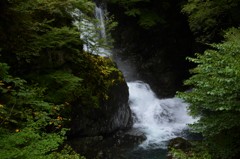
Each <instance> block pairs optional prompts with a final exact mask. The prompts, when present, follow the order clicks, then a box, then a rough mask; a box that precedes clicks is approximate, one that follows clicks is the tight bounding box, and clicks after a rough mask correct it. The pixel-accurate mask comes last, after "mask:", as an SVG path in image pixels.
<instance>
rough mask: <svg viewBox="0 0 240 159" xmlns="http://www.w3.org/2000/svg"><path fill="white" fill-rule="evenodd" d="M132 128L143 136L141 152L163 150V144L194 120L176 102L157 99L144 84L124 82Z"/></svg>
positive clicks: (181, 103)
mask: <svg viewBox="0 0 240 159" xmlns="http://www.w3.org/2000/svg"><path fill="white" fill-rule="evenodd" d="M128 87H129V94H130V97H129V101H130V107H131V110H132V112H133V116H134V125H133V127H134V128H136V129H138V130H139V131H141V132H143V133H145V135H146V137H147V140H146V141H145V142H144V143H142V144H141V146H142V147H143V148H166V144H167V141H169V140H170V139H172V138H175V137H178V136H181V132H182V131H183V130H184V129H186V128H187V124H189V123H193V122H194V121H195V120H194V119H193V118H191V117H190V116H189V115H188V114H187V106H188V104H187V103H185V102H184V101H183V100H181V99H179V98H169V99H158V98H157V97H156V96H155V94H154V92H153V91H152V90H151V88H150V87H149V85H148V84H146V83H144V82H142V81H134V82H128Z"/></svg>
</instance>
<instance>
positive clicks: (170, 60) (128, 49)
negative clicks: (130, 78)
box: [108, 0, 196, 97]
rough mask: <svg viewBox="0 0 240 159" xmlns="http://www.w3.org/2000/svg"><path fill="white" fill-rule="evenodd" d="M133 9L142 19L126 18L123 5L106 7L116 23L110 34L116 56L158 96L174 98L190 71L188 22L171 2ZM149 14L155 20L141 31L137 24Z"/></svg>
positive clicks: (109, 4) (192, 39) (154, 0)
mask: <svg viewBox="0 0 240 159" xmlns="http://www.w3.org/2000/svg"><path fill="white" fill-rule="evenodd" d="M134 7H136V8H137V9H139V10H140V11H141V12H142V13H141V14H142V15H141V14H140V15H136V16H129V15H126V14H125V13H126V8H124V6H123V5H121V4H117V3H111V1H110V2H109V3H108V11H109V12H110V13H111V14H112V15H114V17H115V19H116V21H118V23H119V25H118V26H117V28H116V29H115V30H114V31H113V32H112V35H113V38H114V40H115V45H114V47H115V52H117V54H118V55H120V56H121V57H122V58H123V59H124V58H125V57H127V58H128V59H132V62H133V63H135V65H136V68H137V71H138V74H139V76H140V78H141V79H143V80H144V81H145V82H147V83H149V84H150V86H151V88H152V89H153V90H154V92H156V94H157V95H158V96H160V97H170V96H173V95H174V94H175V92H176V90H179V89H181V88H182V81H183V79H186V78H187V77H188V75H189V74H188V70H189V68H190V67H192V66H191V64H189V63H188V62H187V61H186V57H187V56H190V55H192V54H193V49H196V44H195V43H194V38H193V36H192V34H191V32H190V30H189V26H188V22H187V19H186V18H185V17H184V15H183V14H182V13H181V2H178V3H176V2H172V1H170V2H166V3H165V5H163V2H160V1H157V0H152V1H150V2H148V3H147V2H146V5H137V4H136V6H134ZM148 12H151V14H154V15H155V16H157V17H158V20H156V24H154V25H152V26H147V27H144V26H142V25H141V21H140V20H141V17H144V16H145V15H147V14H148ZM147 18H148V17H147ZM147 18H146V19H145V20H146V22H147V21H148V19H147ZM156 19H157V18H156ZM159 19H160V20H159Z"/></svg>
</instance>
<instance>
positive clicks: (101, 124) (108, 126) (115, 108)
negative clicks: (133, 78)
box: [70, 81, 132, 137]
mask: <svg viewBox="0 0 240 159" xmlns="http://www.w3.org/2000/svg"><path fill="white" fill-rule="evenodd" d="M108 96H109V98H108V100H106V101H105V100H102V101H101V102H100V107H99V108H94V109H93V108H91V109H90V108H86V107H83V106H82V105H81V104H75V106H74V107H73V110H72V112H73V114H72V126H71V135H70V136H75V137H81V136H97V135H103V136H104V135H107V134H111V133H114V132H115V131H117V130H123V129H127V128H129V127H131V125H132V117H131V110H130V107H129V105H128V96H129V93H128V87H127V84H126V82H125V81H123V82H122V83H118V84H116V85H113V86H112V87H111V88H110V89H109V93H108Z"/></svg>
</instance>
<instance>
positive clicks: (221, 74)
mask: <svg viewBox="0 0 240 159" xmlns="http://www.w3.org/2000/svg"><path fill="white" fill-rule="evenodd" d="M225 38H226V39H225V41H223V42H222V43H220V44H212V45H211V47H212V49H209V50H206V51H205V52H204V54H196V55H197V57H196V58H189V60H190V61H192V62H194V63H196V64H198V65H197V67H196V68H194V69H193V70H192V71H191V72H192V73H194V75H193V76H192V77H191V78H190V79H188V80H186V82H185V84H186V85H189V86H192V87H193V88H192V89H191V91H189V92H186V93H180V94H179V95H180V97H181V98H183V99H185V100H186V101H187V102H189V103H191V106H190V113H191V115H193V116H198V117H200V120H199V121H198V122H197V123H195V124H193V125H192V129H193V131H195V132H198V133H202V134H203V135H204V137H206V139H207V142H209V149H210V150H211V152H212V154H213V156H214V157H215V158H233V157H236V156H238V155H239V153H240V151H239V146H240V143H239V139H240V136H239V132H240V129H239V128H240V124H239V111H240V104H239V91H240V85H239V83H240V81H239V79H240V65H239V60H240V52H239V50H240V30H239V29H236V28H232V29H229V30H228V31H227V32H226V35H225Z"/></svg>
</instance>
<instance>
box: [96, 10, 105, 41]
mask: <svg viewBox="0 0 240 159" xmlns="http://www.w3.org/2000/svg"><path fill="white" fill-rule="evenodd" d="M95 17H96V18H97V19H98V20H99V23H98V28H99V29H100V30H99V32H100V38H102V39H106V38H107V36H106V28H105V19H104V11H103V9H102V8H100V7H96V8H95Z"/></svg>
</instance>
